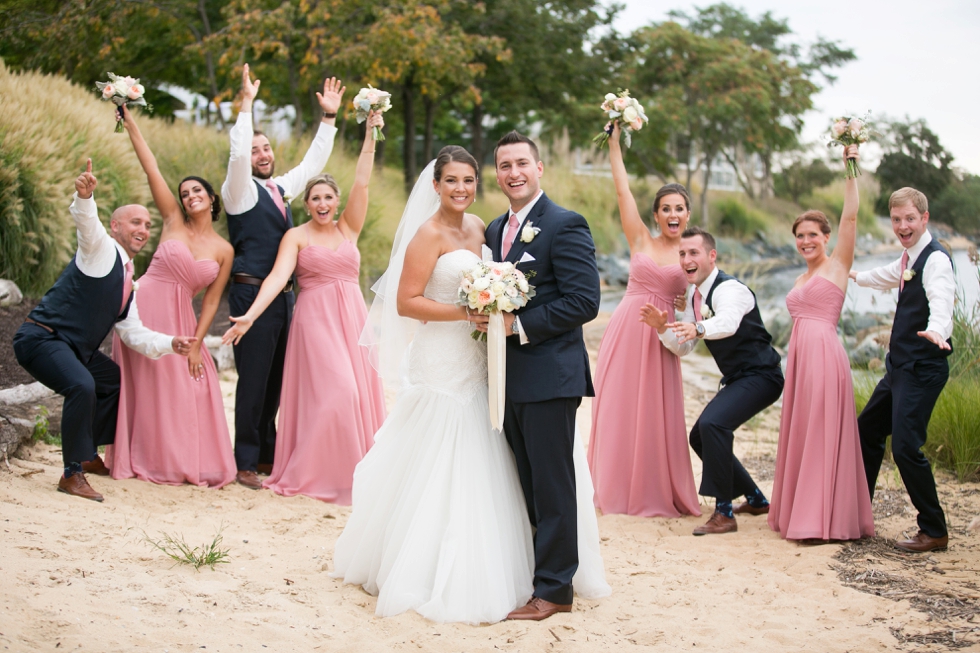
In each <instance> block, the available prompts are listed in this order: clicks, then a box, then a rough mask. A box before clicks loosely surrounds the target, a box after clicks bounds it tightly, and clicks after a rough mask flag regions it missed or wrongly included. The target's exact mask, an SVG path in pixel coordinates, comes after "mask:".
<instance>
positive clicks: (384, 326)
mask: <svg viewBox="0 0 980 653" xmlns="http://www.w3.org/2000/svg"><path fill="white" fill-rule="evenodd" d="M435 163H436V162H435V160H432V161H430V162H429V165H427V166H425V169H424V170H423V171H422V174H420V175H419V180H418V181H417V182H415V187H414V188H413V189H412V194H411V195H410V196H409V198H408V204H406V205H405V211H404V212H403V213H402V219H401V222H399V223H398V229H397V230H396V231H395V240H394V242H392V244H391V258H389V259H388V269H387V270H385V273H384V274H383V275H381V278H380V279H378V281H377V283H375V284H374V285H373V286H372V287H371V290H372V291H373V292H374V294H375V297H374V301H372V302H371V310H370V311H369V312H368V320H367V322H366V323H365V325H364V329H363V330H362V331H361V337H360V339H359V341H358V342H359V343H360V344H361V345H364V346H366V347H368V348H370V349H371V353H372V355H371V364H372V365H374V366H375V367H376V369H377V370H378V372H379V373H380V374H381V378H382V380H383V381H384V384H385V387H386V388H391V389H393V390H396V391H397V390H398V389H399V388H400V386H401V383H402V376H403V373H402V365H403V362H404V359H405V353H406V351H407V350H408V347H409V345H411V343H412V338H414V337H415V331H416V329H418V326H419V322H418V320H413V319H411V318H407V317H402V316H401V315H399V314H398V299H397V298H398V283H399V281H401V276H402V266H403V265H404V264H405V250H406V249H407V248H408V244H409V243H410V242H412V238H414V237H415V233H416V232H417V231H418V230H419V227H421V226H422V223H424V222H425V221H426V220H428V219H429V218H431V217H432V216H433V214H435V212H436V211H437V210H438V208H439V195H438V193H436V191H435V188H433V186H432V180H433V178H434V174H433V170H434V169H435Z"/></svg>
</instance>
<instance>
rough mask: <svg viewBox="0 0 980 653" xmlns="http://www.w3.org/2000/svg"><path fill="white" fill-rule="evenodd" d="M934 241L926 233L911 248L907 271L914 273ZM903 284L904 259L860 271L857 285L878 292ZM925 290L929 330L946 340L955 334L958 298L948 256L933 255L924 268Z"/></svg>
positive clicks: (927, 328) (923, 286) (927, 327)
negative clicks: (954, 325)
mask: <svg viewBox="0 0 980 653" xmlns="http://www.w3.org/2000/svg"><path fill="white" fill-rule="evenodd" d="M931 242H932V234H930V233H929V232H928V231H926V232H925V233H924V234H922V237H921V238H919V242H917V243H916V244H914V245H912V246H911V247H909V248H908V249H907V250H906V251H907V252H908V253H909V261H908V264H907V266H906V269H909V270H911V269H912V265H913V264H914V263H915V262H916V261H917V260H918V258H919V255H920V254H922V250H923V249H925V247H926V245H928V244H929V243H931ZM901 281H902V259H901V257H899V258H898V260H896V261H893V262H892V263H889V264H888V265H883V266H881V267H879V268H874V269H873V270H867V271H865V272H858V273H857V279H855V282H856V283H857V285H859V286H865V287H867V288H874V289H875V290H891V289H892V288H898V287H899V284H900V283H901ZM922 288H923V289H924V290H925V291H926V298H927V299H928V300H929V323H928V325H927V326H926V331H935V332H936V333H938V334H939V337H940V338H942V339H943V340H948V339H949V337H950V336H951V335H953V300H954V298H955V297H956V277H955V276H953V264H952V262H951V261H950V259H949V257H948V256H930V257H929V259H928V260H927V261H926V264H925V266H923V268H922Z"/></svg>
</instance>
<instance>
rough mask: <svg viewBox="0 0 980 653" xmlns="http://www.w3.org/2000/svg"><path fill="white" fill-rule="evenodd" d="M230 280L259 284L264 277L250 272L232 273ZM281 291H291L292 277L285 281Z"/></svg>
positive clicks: (246, 283)
mask: <svg viewBox="0 0 980 653" xmlns="http://www.w3.org/2000/svg"><path fill="white" fill-rule="evenodd" d="M231 280H232V281H234V282H235V283H243V284H245V285H246V286H261V285H262V282H263V281H265V279H262V278H261V277H255V276H252V275H251V274H233V275H232V277H231ZM282 291H283V292H292V291H293V280H292V279H290V280H289V281H287V282H286V287H285V288H283V289H282Z"/></svg>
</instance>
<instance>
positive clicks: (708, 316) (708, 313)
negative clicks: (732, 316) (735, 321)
mask: <svg viewBox="0 0 980 653" xmlns="http://www.w3.org/2000/svg"><path fill="white" fill-rule="evenodd" d="M712 315H714V313H712V312H711V309H710V308H709V307H707V306H705V307H704V308H702V309H701V317H703V318H704V319H706V320H710V319H711V316H712Z"/></svg>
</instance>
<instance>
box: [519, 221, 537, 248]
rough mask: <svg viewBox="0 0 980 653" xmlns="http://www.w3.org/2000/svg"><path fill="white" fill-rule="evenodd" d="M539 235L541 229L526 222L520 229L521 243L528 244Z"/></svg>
mask: <svg viewBox="0 0 980 653" xmlns="http://www.w3.org/2000/svg"><path fill="white" fill-rule="evenodd" d="M539 233H541V229H540V228H538V227H535V226H534V223H533V222H531V221H530V220H528V223H527V224H526V225H524V228H523V229H521V242H522V243H529V242H531V241H532V240H534V237H535V236H537V235H538V234H539Z"/></svg>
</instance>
